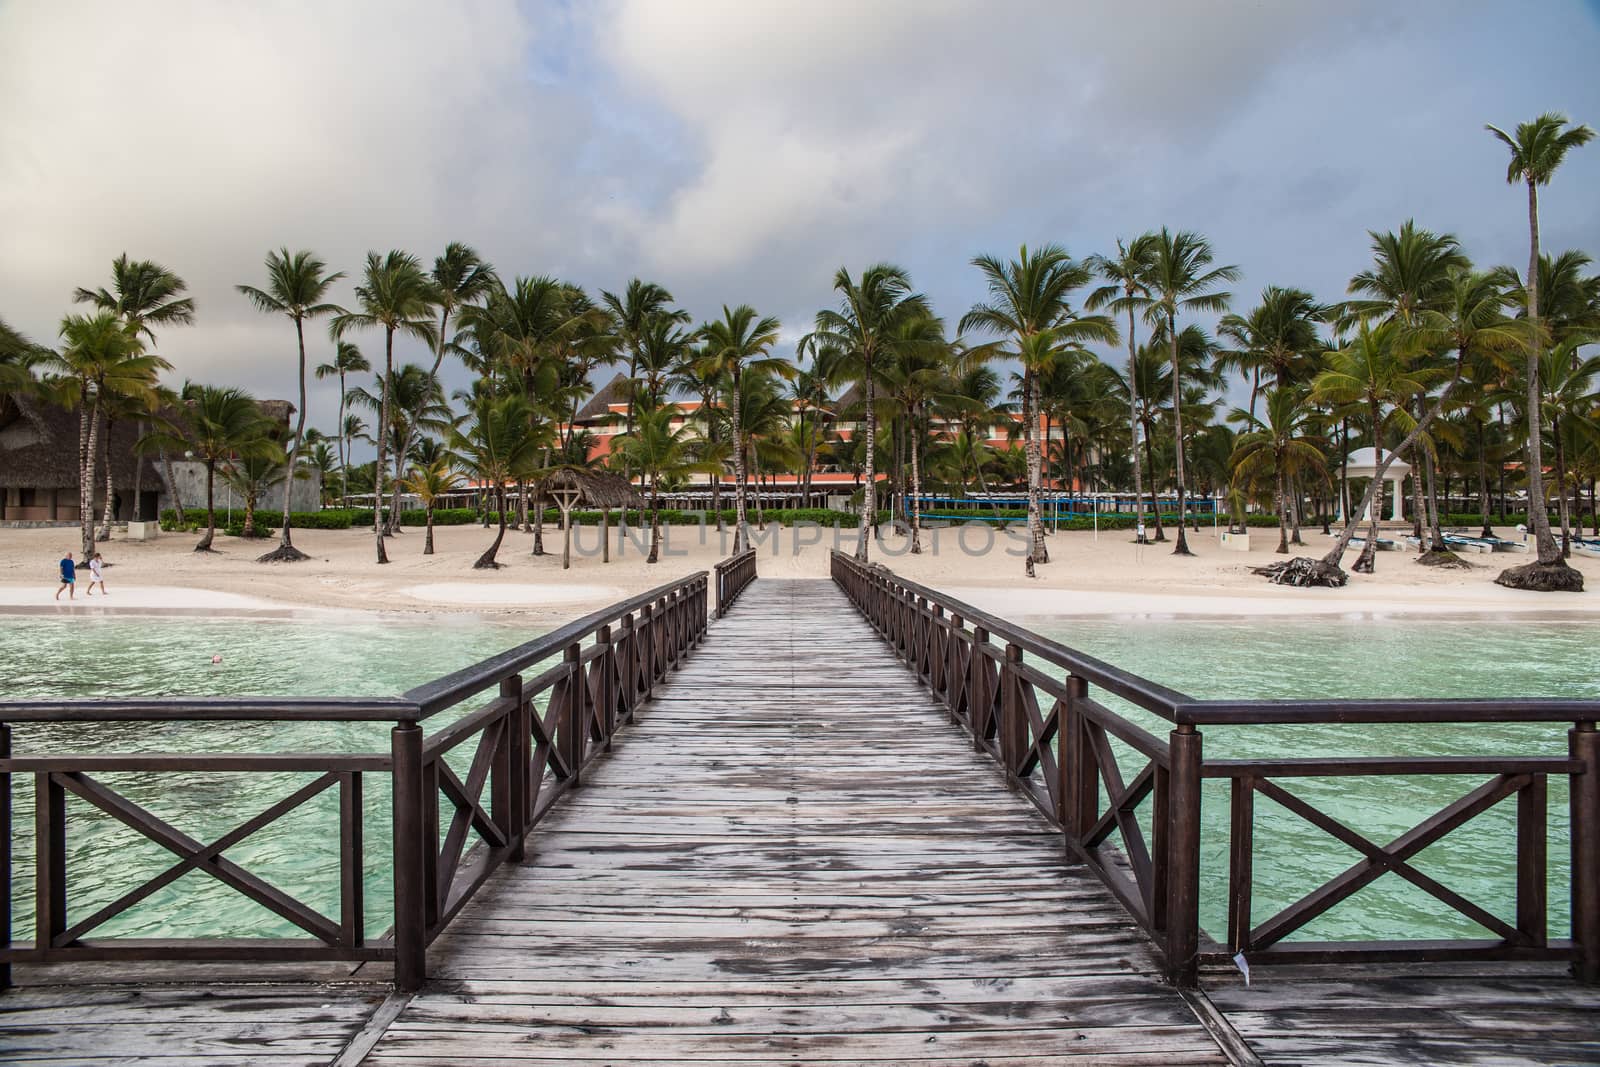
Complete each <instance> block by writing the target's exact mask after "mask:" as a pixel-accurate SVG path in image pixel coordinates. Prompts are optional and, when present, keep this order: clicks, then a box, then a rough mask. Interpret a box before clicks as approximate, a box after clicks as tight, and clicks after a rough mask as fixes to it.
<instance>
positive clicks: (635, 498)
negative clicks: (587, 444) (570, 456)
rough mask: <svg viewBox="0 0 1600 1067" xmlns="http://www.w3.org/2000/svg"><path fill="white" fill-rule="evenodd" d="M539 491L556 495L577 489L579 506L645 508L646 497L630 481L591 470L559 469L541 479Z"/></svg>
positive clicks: (605, 472) (585, 468)
mask: <svg viewBox="0 0 1600 1067" xmlns="http://www.w3.org/2000/svg"><path fill="white" fill-rule="evenodd" d="M539 488H540V489H541V490H542V491H543V492H545V493H549V494H552V495H554V494H555V493H558V492H568V491H571V490H574V489H576V490H577V491H578V497H577V499H576V501H574V503H575V505H576V506H578V507H592V508H642V507H644V498H643V497H641V496H640V495H639V493H638V490H636V489H634V487H633V486H632V485H630V484H629V483H628V480H627V479H626V478H623V477H622V476H621V475H619V474H612V473H611V472H610V471H597V470H590V469H589V468H587V467H558V468H556V469H555V470H553V471H551V472H550V473H549V474H548V475H546V476H545V477H544V478H542V479H540V482H539Z"/></svg>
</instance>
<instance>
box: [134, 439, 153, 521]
mask: <svg viewBox="0 0 1600 1067" xmlns="http://www.w3.org/2000/svg"><path fill="white" fill-rule="evenodd" d="M149 428H150V427H149V424H148V423H147V422H145V420H143V419H140V420H139V422H138V425H137V426H135V427H134V441H135V447H136V448H137V442H138V440H139V438H142V437H143V436H144V435H145V434H146V433H147V432H149ZM144 464H145V458H144V455H143V454H142V453H140V452H138V451H137V450H136V451H135V452H134V454H133V511H131V512H130V513H129V514H130V515H132V517H133V521H134V522H143V521H144V509H143V508H142V507H140V501H141V500H142V499H143V497H144Z"/></svg>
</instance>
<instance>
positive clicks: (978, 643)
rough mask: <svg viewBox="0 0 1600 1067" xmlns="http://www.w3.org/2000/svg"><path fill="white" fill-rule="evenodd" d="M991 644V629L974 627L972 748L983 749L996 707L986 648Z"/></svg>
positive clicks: (970, 707) (969, 721)
mask: <svg viewBox="0 0 1600 1067" xmlns="http://www.w3.org/2000/svg"><path fill="white" fill-rule="evenodd" d="M988 644H989V631H988V630H985V629H984V628H983V627H981V626H974V627H973V628H972V681H973V683H974V684H973V686H972V688H973V689H975V690H976V692H974V693H973V695H972V697H971V698H970V700H969V702H968V704H967V709H968V710H967V725H969V726H971V727H972V750H973V751H974V752H982V751H983V736H984V734H985V733H986V732H987V731H988V728H989V715H990V713H991V711H992V710H993V708H994V694H993V693H991V692H989V657H988V656H986V655H985V654H984V651H983V650H984V648H985V647H987V646H988Z"/></svg>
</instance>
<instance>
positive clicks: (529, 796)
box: [0, 560, 753, 990]
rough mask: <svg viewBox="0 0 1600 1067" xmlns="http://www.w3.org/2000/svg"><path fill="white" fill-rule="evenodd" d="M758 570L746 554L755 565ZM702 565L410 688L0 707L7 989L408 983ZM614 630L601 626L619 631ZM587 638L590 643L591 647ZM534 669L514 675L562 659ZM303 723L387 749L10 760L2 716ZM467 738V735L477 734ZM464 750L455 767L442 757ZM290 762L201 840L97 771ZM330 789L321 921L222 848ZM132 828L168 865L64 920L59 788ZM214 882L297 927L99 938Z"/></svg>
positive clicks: (686, 632) (607, 713) (556, 789)
mask: <svg viewBox="0 0 1600 1067" xmlns="http://www.w3.org/2000/svg"><path fill="white" fill-rule="evenodd" d="M751 565H752V567H753V560H752V561H751ZM707 593H708V583H707V574H706V572H705V571H697V572H695V573H693V574H690V575H688V576H686V577H684V578H680V579H678V580H677V581H674V582H668V583H666V584H663V585H660V586H657V587H656V588H654V589H651V590H649V591H647V592H644V593H640V594H638V595H637V596H634V597H630V598H628V599H627V600H623V601H619V602H618V603H616V604H611V605H609V606H607V607H604V608H601V609H600V610H599V611H595V612H591V613H590V614H588V615H586V616H584V617H583V618H581V619H578V620H576V621H574V622H571V623H567V624H566V625H564V626H561V627H558V628H557V629H555V630H553V631H551V632H550V633H548V634H545V635H543V636H541V637H539V638H536V639H535V640H533V641H529V642H526V643H524V644H521V645H518V646H517V647H516V648H513V649H510V650H508V651H506V652H503V653H501V654H499V655H497V656H492V657H490V658H488V659H486V660H484V661H482V662H480V663H477V664H475V665H473V666H471V667H468V668H466V669H464V670H461V671H456V672H455V673H453V674H450V675H447V676H446V677H444V678H440V679H438V680H436V681H434V682H430V683H427V684H426V685H422V686H418V687H416V688H415V689H412V690H411V691H410V692H408V693H406V694H405V695H404V696H402V697H398V698H395V697H384V698H362V697H350V698H345V697H335V698H320V697H319V698H309V699H297V698H267V697H242V698H187V697H179V698H174V699H170V700H161V699H145V698H141V699H136V700H94V699H84V700H5V701H0V834H3V835H4V838H5V840H6V842H7V843H8V844H9V843H10V842H11V840H12V826H11V818H12V811H13V805H12V803H11V799H12V776H13V775H18V774H22V775H31V776H32V778H33V788H34V791H35V794H36V796H37V816H36V823H35V826H36V834H37V837H36V840H35V841H34V843H33V846H34V853H35V857H34V858H35V871H36V878H37V883H38V884H37V889H36V893H35V900H36V901H37V907H36V913H35V916H34V925H35V933H34V937H33V939H32V941H31V942H28V941H24V942H16V941H14V940H13V938H12V928H11V909H10V908H4V909H0V989H4V988H6V987H8V986H9V985H10V984H11V964H12V963H13V962H15V961H37V962H46V963H53V962H68V961H73V960H97V961H103V960H119V959H121V960H180V959H182V960H200V959H211V960H250V961H259V960H270V959H285V960H287V959H293V960H339V961H351V962H354V961H382V962H392V963H393V964H394V976H395V984H396V986H397V987H399V988H401V989H403V990H413V989H415V988H417V987H418V985H420V983H421V982H422V980H423V978H424V977H425V976H426V971H427V948H428V945H429V944H430V943H431V942H432V941H433V940H434V939H435V938H437V937H438V936H439V934H440V933H441V932H443V930H444V928H445V927H446V926H447V925H448V924H449V922H450V920H451V919H452V918H453V917H454V916H455V915H456V914H458V913H459V912H460V910H461V908H462V907H463V906H465V904H466V903H467V901H468V900H470V899H471V897H472V896H473V894H474V893H476V892H477V890H478V889H479V888H480V887H481V886H482V885H483V884H484V882H485V881H486V880H487V879H488V877H489V876H490V875H491V874H493V873H494V871H495V870H496V869H497V868H498V867H499V866H500V865H501V864H502V863H505V862H515V861H519V860H521V859H522V858H523V857H524V854H525V842H526V839H527V837H528V835H529V834H530V833H531V832H532V830H533V829H534V828H535V827H536V826H537V825H538V824H539V822H540V821H541V820H542V819H543V818H544V816H545V815H546V814H547V813H548V812H549V811H550V808H551V806H552V804H553V803H554V802H555V801H556V800H557V799H558V798H559V797H561V796H562V795H564V794H565V793H566V791H567V790H569V789H573V788H576V787H577V786H579V785H580V783H581V780H582V776H583V772H584V770H585V768H587V767H588V766H589V765H590V764H591V763H593V762H594V761H595V760H596V759H598V758H600V757H601V756H603V755H604V753H605V752H606V751H608V750H609V749H610V747H611V738H612V736H613V735H614V734H615V732H616V731H617V730H618V728H620V727H621V726H622V725H624V724H626V723H628V722H630V721H632V719H633V717H634V715H635V714H636V711H637V709H638V708H639V707H640V706H641V705H642V704H643V703H645V702H646V701H647V700H648V699H649V697H650V695H651V693H652V690H653V688H654V686H655V685H656V684H657V683H658V682H660V681H661V680H662V679H664V678H665V677H666V675H667V674H668V673H669V672H670V671H672V670H673V669H675V668H676V667H677V666H678V665H679V664H680V663H681V662H682V659H683V657H684V656H685V655H686V654H687V653H688V652H689V651H690V650H691V649H693V648H694V647H695V646H697V645H698V644H699V643H700V640H701V638H702V637H703V636H704V634H705V629H706V623H707V603H706V601H707ZM614 623H615V624H618V625H617V626H616V628H615V630H613V625H612V624H614ZM586 641H588V642H589V643H588V644H587V645H585V644H584V642H586ZM558 656H559V657H560V658H559V661H558V662H557V663H556V664H555V665H553V666H550V667H548V668H546V669H544V670H542V671H540V673H539V674H537V675H536V676H534V677H532V678H526V679H525V678H524V677H523V672H524V671H526V670H528V669H529V668H532V667H534V666H536V665H538V664H541V663H544V662H545V661H547V660H550V659H552V658H555V657H558ZM495 687H497V692H496V697H495V699H493V700H491V701H488V702H487V703H486V704H485V705H484V706H482V707H477V708H475V709H474V710H472V711H470V712H468V713H467V714H466V715H463V716H461V717H459V718H456V719H455V720H454V721H452V722H449V723H448V724H446V725H445V726H443V727H442V728H441V729H438V730H436V731H434V732H433V734H432V735H431V736H426V737H425V736H424V734H423V729H422V726H421V725H420V723H421V720H424V719H427V718H429V717H430V716H433V715H436V714H438V713H439V712H442V711H444V710H446V709H448V708H450V707H454V706H456V705H459V704H461V703H462V702H464V701H466V700H469V699H471V698H472V697H474V696H475V695H477V694H479V693H482V692H483V691H484V690H486V689H490V688H495ZM146 720H148V721H194V722H223V721H302V722H352V721H388V722H391V723H393V724H394V725H393V728H392V729H391V731H390V745H389V752H387V753H370V752H333V753H322V752H289V753H248V752H247V753H236V752H228V753H218V752H209V753H208V752H191V753H173V752H149V753H117V754H105V753H93V754H89V753H78V752H66V753H49V752H44V753H38V752H35V753H21V754H13V752H12V724H14V723H23V722H26V723H41V722H112V721H146ZM474 740H476V745H475V746H474V745H473V744H471V742H473V741H474ZM447 755H449V756H451V757H452V758H454V759H455V760H457V762H458V765H459V761H460V760H461V759H463V758H465V759H467V760H468V761H469V766H468V767H467V769H466V770H465V772H464V773H461V774H459V775H458V773H457V770H456V768H454V767H452V766H451V764H450V762H448V761H447V760H446V756H447ZM124 771H136V772H145V773H169V774H195V773H210V772H229V773H268V774H277V773H285V772H292V773H296V774H303V773H311V774H314V775H318V776H317V777H315V778H313V779H312V780H311V781H310V782H304V783H301V784H288V783H286V784H285V785H284V789H285V790H286V791H287V792H288V795H286V796H283V797H281V798H280V799H278V800H276V801H275V802H273V803H272V804H270V805H269V806H268V807H267V808H266V809H265V810H264V811H261V812H259V813H256V814H254V815H252V816H251V817H250V818H248V819H246V820H245V821H244V822H242V823H240V824H239V825H237V826H235V827H233V828H232V829H231V830H230V831H228V832H227V833H225V834H223V835H222V836H221V837H218V838H216V839H214V840H212V841H211V842H210V843H209V844H206V843H202V842H201V841H197V840H195V839H193V838H191V837H189V836H187V835H186V834H185V833H184V832H182V831H181V830H179V829H177V828H176V827H174V826H172V825H170V824H168V823H167V822H165V821H164V820H162V819H161V818H160V817H159V816H158V815H156V814H155V813H153V812H151V811H150V810H148V809H146V808H144V807H142V806H141V805H140V804H139V803H138V802H136V801H135V800H133V799H130V797H129V796H128V795H125V794H124V793H121V792H119V791H118V788H116V787H113V786H111V785H109V784H107V783H105V782H102V781H100V780H99V779H98V778H97V777H95V776H97V775H99V774H101V773H104V772H124ZM373 773H380V774H385V773H386V774H388V775H389V776H390V814H391V816H392V820H391V821H392V826H393V835H394V836H393V845H392V848H393V851H392V853H391V857H392V863H391V867H392V876H393V885H394V907H393V922H392V925H391V927H390V930H389V932H388V933H386V934H384V935H383V936H380V937H377V938H369V937H368V936H367V935H366V933H365V929H364V918H365V909H364V904H363V883H364V870H365V858H364V856H365V845H364V842H363V821H364V820H363V811H364V805H363V800H362V796H363V791H364V782H363V779H364V778H365V776H366V775H368V774H373ZM324 793H332V794H334V795H335V796H336V797H337V804H338V831H337V835H336V845H337V849H338V864H337V867H338V871H339V879H340V885H339V894H338V903H337V906H336V908H335V909H334V911H333V913H332V914H324V913H323V912H322V911H319V910H318V909H316V908H313V907H311V906H310V905H307V904H305V903H303V902H302V901H301V900H300V899H298V898H297V896H296V895H295V893H293V892H290V891H287V890H285V889H282V888H280V887H278V886H277V885H274V884H272V883H271V882H269V881H268V880H266V879H264V878H262V877H260V876H259V875H257V874H255V873H254V872H252V871H250V870H248V869H246V868H244V867H242V866H240V865H239V864H237V863H234V862H232V861H231V860H229V859H227V858H226V856H225V855H224V853H225V852H226V850H227V849H229V848H230V847H232V846H233V845H235V844H237V843H238V842H240V841H243V840H244V839H245V838H247V837H249V836H250V835H252V834H255V833H257V832H259V831H260V830H262V829H263V828H264V827H266V826H269V825H271V824H273V823H275V822H277V821H278V820H279V819H281V818H283V817H284V816H286V815H288V814H290V813H291V812H294V811H297V810H299V809H300V808H301V807H302V806H303V805H305V804H306V803H307V802H309V801H311V800H312V799H313V798H315V797H318V796H321V795H322V794H324ZM69 794H70V795H73V796H76V797H78V798H79V799H80V800H82V801H84V802H86V803H87V804H88V805H90V806H92V807H94V808H97V809H99V811H100V812H101V813H103V815H105V816H108V817H110V818H112V819H115V820H116V821H118V822H120V823H122V824H123V825H124V826H126V827H128V828H131V829H132V830H134V831H136V832H137V833H139V834H140V835H142V836H143V838H145V839H146V840H147V841H148V842H153V843H154V844H155V845H157V846H159V847H161V848H163V849H165V850H166V851H167V852H169V853H171V854H172V856H174V857H176V860H177V862H176V863H175V864H174V865H173V866H171V867H169V868H168V870H166V871H165V872H163V873H161V874H158V875H156V876H154V877H153V878H150V879H148V880H147V881H145V882H144V883H143V884H142V885H139V886H137V887H135V888H134V889H132V890H129V891H128V892H126V893H124V894H123V895H122V896H120V897H118V898H117V899H116V900H114V901H111V902H110V903H108V904H106V905H105V906H103V907H101V908H99V909H98V910H96V911H94V912H93V913H92V914H90V915H88V916H87V917H84V916H81V915H80V911H81V910H84V909H83V906H82V905H81V904H80V903H79V902H78V901H75V900H74V901H70V903H72V904H74V905H75V906H74V908H73V909H72V917H73V919H74V920H76V921H75V922H73V923H71V924H69V922H68V905H69V899H68V897H69V892H68V891H69V888H70V887H69V872H68V865H67V854H68V848H67V843H68V833H69V827H70V826H72V825H74V824H75V822H76V819H77V817H76V816H74V817H73V823H69V819H68V815H69V809H68V807H67V804H66V798H67V796H68V795H69ZM13 851H14V850H13V849H11V848H8V849H7V850H6V853H5V859H4V860H0V899H6V900H9V899H10V898H11V888H12V877H13V869H12V860H13V856H12V853H13ZM190 871H195V872H201V873H204V874H206V875H209V876H210V877H212V878H215V879H216V880H218V881H220V882H222V883H224V884H225V885H227V886H228V887H229V888H230V889H232V890H234V891H236V892H238V893H240V894H242V895H243V896H245V897H247V898H249V899H251V900H253V901H255V902H256V903H257V904H259V905H261V906H262V907H264V908H266V909H267V910H268V911H269V912H271V913H273V914H274V915H275V916H276V917H277V918H278V919H280V920H282V921H284V922H286V923H288V924H290V925H292V926H294V927H296V928H298V930H299V931H300V932H301V934H302V935H303V936H301V937H299V938H290V939H283V938H243V939H239V938H233V939H229V938H172V939H163V940H148V939H138V938H121V937H93V936H92V935H93V932H94V931H95V930H97V929H100V928H102V927H103V926H104V925H105V924H106V923H107V922H110V921H111V920H113V919H115V918H116V917H117V916H118V915H120V914H122V913H123V912H125V911H127V909H129V908H130V907H133V906H134V905H136V904H138V903H139V902H140V901H141V900H144V899H147V898H148V897H150V896H151V895H152V894H154V893H156V892H157V891H159V890H161V889H162V888H163V887H165V886H166V885H168V884H170V883H171V882H172V881H174V880H175V879H177V878H178V877H179V876H181V875H182V874H184V873H186V872H190Z"/></svg>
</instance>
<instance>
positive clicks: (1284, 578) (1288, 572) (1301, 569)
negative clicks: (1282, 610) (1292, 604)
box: [1253, 556, 1350, 589]
mask: <svg viewBox="0 0 1600 1067" xmlns="http://www.w3.org/2000/svg"><path fill="white" fill-rule="evenodd" d="M1253 573H1255V574H1259V575H1261V576H1262V577H1263V578H1266V579H1267V581H1269V582H1271V583H1272V584H1273V585H1296V586H1302V587H1304V586H1312V585H1317V586H1327V587H1330V588H1334V589H1337V588H1339V587H1340V586H1342V585H1344V584H1345V583H1346V582H1347V581H1349V580H1350V578H1349V575H1347V574H1345V572H1344V571H1342V570H1340V569H1339V568H1338V567H1337V566H1335V565H1333V564H1331V563H1329V562H1327V561H1326V560H1321V559H1312V558H1310V557H1309V556H1296V557H1295V558H1294V559H1284V560H1279V561H1278V562H1277V563H1269V564H1267V565H1266V566H1265V567H1255V568H1253Z"/></svg>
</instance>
